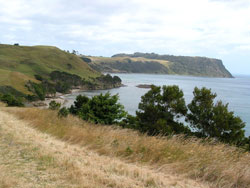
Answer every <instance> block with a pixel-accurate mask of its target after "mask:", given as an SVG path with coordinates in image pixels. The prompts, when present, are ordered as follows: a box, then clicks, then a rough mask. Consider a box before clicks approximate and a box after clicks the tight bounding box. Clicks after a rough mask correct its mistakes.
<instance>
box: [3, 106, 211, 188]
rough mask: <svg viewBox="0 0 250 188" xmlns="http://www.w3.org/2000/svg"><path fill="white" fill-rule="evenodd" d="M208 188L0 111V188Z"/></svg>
mask: <svg viewBox="0 0 250 188" xmlns="http://www.w3.org/2000/svg"><path fill="white" fill-rule="evenodd" d="M2 187H3V188H6V187H25V188H28V187H30V188H31V187H32V188H40V187H46V188H47V187H48V188H59V187H60V188H63V187H65V188H66V187H67V188H68V187H70V188H73V187H79V188H80V187H81V188H111V187H113V188H121V187H122V188H166V187H175V188H184V187H185V188H193V187H197V188H198V187H199V188H206V187H208V186H207V185H204V184H203V183H201V182H197V181H193V180H190V179H187V178H184V177H182V176H177V175H172V174H171V173H162V172H159V171H158V170H157V169H152V168H151V167H149V166H147V165H139V164H133V163H128V162H126V161H122V160H119V159H118V158H116V157H112V156H111V157H110V156H105V155H100V154H98V153H96V152H94V151H92V150H90V149H88V148H86V147H83V146H80V145H76V144H70V143H68V142H66V141H62V140H59V139H56V138H55V137H53V136H51V135H48V134H46V133H43V132H41V131H39V130H37V129H34V128H32V127H31V126H30V125H29V123H28V122H27V121H24V120H20V119H18V118H17V117H15V115H13V114H10V113H7V112H3V111H2V110H1V109H0V188H2Z"/></svg>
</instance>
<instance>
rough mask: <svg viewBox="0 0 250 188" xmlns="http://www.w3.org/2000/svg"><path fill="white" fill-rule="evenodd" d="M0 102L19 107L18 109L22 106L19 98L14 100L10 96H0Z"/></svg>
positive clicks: (13, 97)
mask: <svg viewBox="0 0 250 188" xmlns="http://www.w3.org/2000/svg"><path fill="white" fill-rule="evenodd" d="M0 100H1V101H3V102H5V103H7V105H8V106H19V107H23V106H24V104H23V102H22V99H21V98H18V97H17V98H16V97H15V96H13V95H10V94H4V95H1V96H0Z"/></svg>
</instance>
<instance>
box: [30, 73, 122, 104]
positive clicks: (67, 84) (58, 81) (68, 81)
mask: <svg viewBox="0 0 250 188" xmlns="http://www.w3.org/2000/svg"><path fill="white" fill-rule="evenodd" d="M35 78H36V79H37V80H39V81H40V83H35V82H32V81H28V83H27V84H26V87H27V88H28V90H29V91H31V92H32V93H33V94H34V95H28V96H26V99H28V100H30V101H34V100H37V99H40V100H44V99H45V97H46V96H47V95H50V96H51V95H52V96H54V95H55V94H56V92H59V93H69V92H70V90H71V89H74V88H84V89H89V90H95V89H108V88H113V87H118V86H120V85H121V79H120V78H119V77H118V76H114V77H112V76H111V75H110V74H107V75H102V76H100V77H97V78H92V79H90V80H86V79H84V78H81V77H80V76H78V75H75V74H70V73H67V72H60V71H53V72H51V73H50V74H49V78H45V77H42V76H41V75H35Z"/></svg>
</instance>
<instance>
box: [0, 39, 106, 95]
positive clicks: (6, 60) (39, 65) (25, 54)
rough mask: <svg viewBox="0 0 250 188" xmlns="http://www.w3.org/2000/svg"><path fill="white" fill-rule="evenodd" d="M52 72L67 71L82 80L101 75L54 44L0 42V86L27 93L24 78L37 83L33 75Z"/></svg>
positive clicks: (44, 74)
mask: <svg viewBox="0 0 250 188" xmlns="http://www.w3.org/2000/svg"><path fill="white" fill-rule="evenodd" d="M52 71H62V72H67V73H70V74H75V75H78V76H80V77H82V78H85V79H88V78H89V77H94V78H95V77H97V76H100V75H101V74H100V73H99V72H97V71H95V70H93V69H92V68H90V67H89V66H88V65H87V64H86V63H85V62H83V61H82V60H81V59H80V58H79V57H77V56H76V55H74V54H70V53H67V52H64V51H62V50H60V49H59V48H57V47H52V46H14V45H3V44H0V86H12V87H13V88H14V89H16V90H18V91H21V92H23V93H25V94H30V91H28V89H27V88H26V87H25V83H27V81H28V80H31V81H33V82H39V81H37V80H35V77H34V75H40V76H43V77H45V78H47V77H48V75H49V74H50V73H51V72H52Z"/></svg>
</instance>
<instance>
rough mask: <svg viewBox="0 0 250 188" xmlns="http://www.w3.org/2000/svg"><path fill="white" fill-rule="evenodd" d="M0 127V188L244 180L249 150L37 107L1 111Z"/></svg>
mask: <svg viewBox="0 0 250 188" xmlns="http://www.w3.org/2000/svg"><path fill="white" fill-rule="evenodd" d="M16 125H18V126H16ZM0 126H1V132H0V164H2V165H0V169H1V170H0V187H1V183H2V184H3V185H8V184H10V186H9V187H13V186H12V185H17V186H18V187H27V185H29V187H40V185H41V187H53V186H52V185H54V187H129V188H131V187H138V188H139V187H152V188H153V187H159V188H160V187H221V188H235V187H242V188H247V187H249V184H250V178H249V177H250V171H249V169H250V164H249V160H250V155H249V153H248V152H243V151H241V150H240V149H238V148H234V147H232V146H228V145H224V144H221V143H219V142H216V141H208V140H200V139H197V138H188V139H185V138H183V137H182V136H175V137H160V136H157V137H156V136H147V135H143V134H139V133H138V132H136V131H133V130H128V129H120V128H119V127H117V126H103V125H94V124H91V123H88V122H85V121H82V120H80V119H78V118H77V117H73V116H68V117H67V118H58V116H57V112H56V111H51V110H45V109H37V108H0ZM32 128H35V129H32ZM1 133H2V134H1ZM6 156H7V157H6ZM17 167H18V168H17ZM1 172H5V173H3V174H1ZM30 172H31V173H30ZM13 181H14V182H13ZM72 184H73V185H72ZM42 185H43V186H42Z"/></svg>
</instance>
